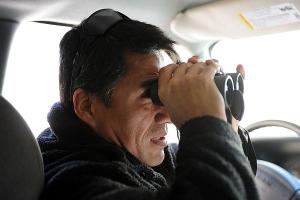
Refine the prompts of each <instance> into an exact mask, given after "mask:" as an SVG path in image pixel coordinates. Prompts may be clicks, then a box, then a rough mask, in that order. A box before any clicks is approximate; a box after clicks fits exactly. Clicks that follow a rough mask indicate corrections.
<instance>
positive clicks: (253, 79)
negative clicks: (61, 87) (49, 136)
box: [0, 0, 300, 200]
mask: <svg viewBox="0 0 300 200" xmlns="http://www.w3.org/2000/svg"><path fill="white" fill-rule="evenodd" d="M102 8H111V9H114V10H117V11H120V12H122V13H124V14H125V15H127V16H129V17H130V18H133V19H137V20H140V21H144V22H147V23H150V24H153V25H156V26H158V27H159V28H161V29H162V30H163V31H164V32H165V33H166V34H167V35H168V36H170V37H171V38H172V39H173V40H175V41H176V42H177V45H176V50H177V51H178V53H179V55H180V56H181V58H182V60H183V61H184V60H187V59H188V58H189V57H190V56H192V55H197V56H199V57H200V58H201V59H209V58H214V59H217V60H218V61H219V63H220V65H221V66H222V67H223V70H224V71H225V72H228V73H230V72H231V73H232V72H235V66H236V65H237V64H240V62H241V64H245V70H246V77H245V88H244V90H245V91H244V94H243V95H244V96H243V97H244V100H245V112H244V116H243V118H242V120H241V126H243V127H244V128H245V129H246V130H247V131H248V132H249V135H250V138H251V141H252V145H253V148H254V151H255V153H256V158H257V173H256V183H257V186H258V189H259V194H260V196H261V199H266V200H271V199H272V200H277V199H278V200H281V199H282V200H283V199H300V180H299V179H300V138H299V135H300V118H299V114H300V106H299V102H300V96H299V94H298V93H299V92H297V91H299V85H300V80H299V78H298V74H299V73H298V68H299V66H300V62H299V59H298V57H299V56H298V53H297V52H299V50H300V49H299V48H300V37H299V35H300V1H298V0H290V1H282V0H272V1H269V0H252V1H241V0H180V1H174V0H164V1H161V0H152V1H145V0H89V1H78V0H64V1H60V0H40V1H35V0H14V1H12V0H0V92H1V97H0V119H1V120H0V174H1V177H0V199H23V200H25V199H38V198H39V195H40V193H41V191H42V189H43V181H44V174H43V162H42V157H41V153H40V150H39V147H38V145H37V142H36V139H35V138H36V137H37V136H38V134H39V133H40V132H41V131H42V130H43V129H45V128H47V121H46V115H47V111H48V110H49V108H50V106H51V104H53V103H54V102H55V101H58V100H59V98H58V53H59V49H58V45H59V41H60V39H61V37H62V36H63V34H64V33H65V32H66V31H68V30H69V29H70V28H71V27H72V26H74V25H77V24H79V23H80V22H81V21H82V20H83V19H85V18H86V17H87V16H89V15H90V14H91V13H93V12H94V11H96V10H98V9H102ZM16 55H17V56H16ZM165 62H166V63H168V62H170V61H169V60H168V58H165ZM276 64H278V66H277V65H276ZM275 65H276V66H275ZM299 72H300V71H299ZM169 132H170V135H173V137H172V138H170V141H171V142H170V143H173V142H178V138H177V137H176V135H177V134H176V128H175V127H174V126H170V127H169Z"/></svg>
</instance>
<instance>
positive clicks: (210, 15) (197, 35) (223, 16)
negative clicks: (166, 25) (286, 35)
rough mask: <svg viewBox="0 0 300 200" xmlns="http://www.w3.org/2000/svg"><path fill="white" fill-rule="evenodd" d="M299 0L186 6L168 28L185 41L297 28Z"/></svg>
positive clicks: (236, 0) (237, 0) (228, 0)
mask: <svg viewBox="0 0 300 200" xmlns="http://www.w3.org/2000/svg"><path fill="white" fill-rule="evenodd" d="M299 11H300V1H299V0H291V1H289V2H286V3H284V2H282V1H281V0H272V1H266V0H252V1H240V0H226V1H216V2H213V3H207V4H205V5H201V6H198V7H193V8H189V9H187V10H185V11H183V12H181V13H179V14H177V15H176V16H175V18H174V19H173V20H172V22H171V25H170V26H171V31H172V32H173V33H174V34H175V35H177V36H178V37H180V38H181V39H183V40H185V41H188V42H198V41H202V40H216V39H222V38H232V39H237V38H245V37H252V36H259V35H265V34H273V33H279V32H286V31H292V30H297V29H300V13H299Z"/></svg>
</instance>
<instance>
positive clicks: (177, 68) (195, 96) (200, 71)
mask: <svg viewBox="0 0 300 200" xmlns="http://www.w3.org/2000/svg"><path fill="white" fill-rule="evenodd" d="M194 60H195V61H196V58H195V57H192V58H190V59H189V62H188V63H184V64H180V65H179V64H171V65H168V66H166V67H164V68H162V69H161V70H160V71H159V82H158V84H159V97H160V99H161V101H162V102H163V104H164V105H165V107H166V108H167V110H168V111H169V113H170V117H171V120H172V122H173V123H174V124H175V125H176V126H177V127H178V128H180V127H181V125H183V124H184V123H185V122H186V121H188V120H190V119H192V118H195V117H202V116H214V117H217V118H220V119H223V120H224V121H226V114H225V105H224V100H223V97H222V95H221V93H220V92H219V91H218V88H217V86H216V84H215V82H214V76H215V74H216V72H217V71H218V70H219V69H220V67H219V65H218V64H217V63H216V62H214V61H213V60H207V61H205V62H198V61H197V62H193V61H194Z"/></svg>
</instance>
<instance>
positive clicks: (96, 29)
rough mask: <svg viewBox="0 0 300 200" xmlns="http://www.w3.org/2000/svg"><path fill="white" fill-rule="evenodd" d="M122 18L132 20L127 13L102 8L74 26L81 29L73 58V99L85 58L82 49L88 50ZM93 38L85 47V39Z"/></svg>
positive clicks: (71, 93)
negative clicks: (76, 82) (75, 83)
mask: <svg viewBox="0 0 300 200" xmlns="http://www.w3.org/2000/svg"><path fill="white" fill-rule="evenodd" d="M122 20H130V18H129V17H127V16H126V15H124V14H122V13H120V12H118V11H115V10H113V9H101V10H97V11H96V12H94V13H93V14H91V15H90V16H89V17H88V18H87V19H86V20H85V21H84V22H83V23H82V24H80V25H79V26H76V27H74V29H78V30H79V31H80V40H82V41H80V44H79V47H78V48H77V51H76V53H75V56H74V58H73V71H72V77H71V80H70V97H71V99H72V95H73V91H74V89H75V88H74V87H75V85H74V82H75V81H76V79H77V78H78V77H79V75H80V73H81V70H82V69H81V68H82V63H83V58H82V55H81V54H82V51H88V50H89V49H90V47H91V46H92V44H94V43H95V41H96V40H97V38H98V37H100V36H103V35H104V34H106V33H107V32H108V31H109V30H110V29H111V28H112V27H113V26H115V25H116V24H118V23H119V22H120V21H122ZM86 38H92V41H90V42H87V41H85V43H88V44H85V48H84V47H83V46H84V45H83V44H82V43H84V41H83V40H84V39H86Z"/></svg>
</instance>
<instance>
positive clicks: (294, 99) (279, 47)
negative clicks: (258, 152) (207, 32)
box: [211, 31, 300, 137]
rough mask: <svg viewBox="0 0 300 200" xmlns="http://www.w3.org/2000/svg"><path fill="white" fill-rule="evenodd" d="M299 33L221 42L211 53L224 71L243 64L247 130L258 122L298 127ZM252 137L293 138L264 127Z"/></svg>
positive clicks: (244, 119)
mask: <svg viewBox="0 0 300 200" xmlns="http://www.w3.org/2000/svg"><path fill="white" fill-rule="evenodd" d="M299 35H300V31H294V32H286V33H280V34H274V35H267V36H260V37H254V38H248V39H237V40H224V41H221V42H219V43H218V44H217V45H216V46H215V47H214V48H213V51H212V55H211V56H212V57H213V58H217V59H218V60H219V62H220V63H221V64H222V65H223V67H224V69H225V70H224V71H225V72H233V71H235V66H236V65H237V64H239V63H241V64H243V65H244V67H245V70H246V79H245V94H244V99H245V114H244V118H243V119H242V122H241V124H242V125H243V126H244V127H246V126H247V125H250V124H252V123H254V122H257V121H260V120H285V121H289V122H292V123H295V124H298V125H300V117H299V116H300V104H299V103H300V93H299V90H300V78H299V74H300V59H299V52H300V37H299ZM253 133H255V134H253V136H254V135H255V136H257V137H259V136H262V135H265V136H286V135H296V134H295V133H292V132H291V131H288V130H286V129H282V128H280V129H278V128H276V129H275V128H271V129H269V128H263V129H259V130H258V131H257V132H256V131H254V132H253Z"/></svg>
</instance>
